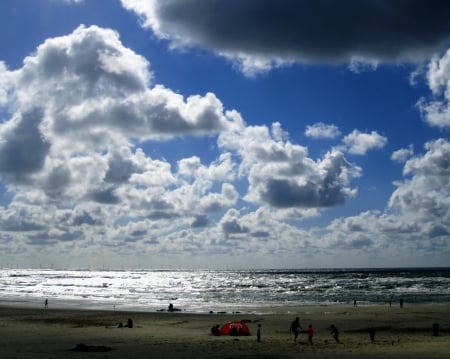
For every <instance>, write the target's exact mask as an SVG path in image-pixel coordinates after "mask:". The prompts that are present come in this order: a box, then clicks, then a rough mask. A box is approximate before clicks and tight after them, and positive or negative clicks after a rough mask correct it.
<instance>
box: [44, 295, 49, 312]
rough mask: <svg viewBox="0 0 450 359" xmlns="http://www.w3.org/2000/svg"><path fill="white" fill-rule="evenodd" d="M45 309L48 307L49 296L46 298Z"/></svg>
mask: <svg viewBox="0 0 450 359" xmlns="http://www.w3.org/2000/svg"><path fill="white" fill-rule="evenodd" d="M44 309H45V310H47V309H48V299H47V298H45V303H44Z"/></svg>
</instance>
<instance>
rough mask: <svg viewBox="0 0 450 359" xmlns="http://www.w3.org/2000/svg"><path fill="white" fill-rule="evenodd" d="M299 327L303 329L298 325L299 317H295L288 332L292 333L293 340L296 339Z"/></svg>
mask: <svg viewBox="0 0 450 359" xmlns="http://www.w3.org/2000/svg"><path fill="white" fill-rule="evenodd" d="M299 329H303V328H302V326H301V325H300V318H299V317H297V318H295V320H294V321H293V322H292V323H291V327H290V328H289V332H290V333H294V342H296V341H297V338H298V333H299Z"/></svg>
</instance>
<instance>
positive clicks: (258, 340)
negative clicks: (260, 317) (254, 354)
mask: <svg viewBox="0 0 450 359" xmlns="http://www.w3.org/2000/svg"><path fill="white" fill-rule="evenodd" d="M256 341H257V342H258V343H259V342H260V341H261V324H258V329H257V330H256Z"/></svg>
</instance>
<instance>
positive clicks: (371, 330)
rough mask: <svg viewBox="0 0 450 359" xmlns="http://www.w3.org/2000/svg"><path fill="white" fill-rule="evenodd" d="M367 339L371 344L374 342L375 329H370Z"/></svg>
mask: <svg viewBox="0 0 450 359" xmlns="http://www.w3.org/2000/svg"><path fill="white" fill-rule="evenodd" d="M369 337H370V341H371V342H372V343H373V342H374V341H375V328H374V327H371V328H370V329H369Z"/></svg>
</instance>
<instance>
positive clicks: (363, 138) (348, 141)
mask: <svg viewBox="0 0 450 359" xmlns="http://www.w3.org/2000/svg"><path fill="white" fill-rule="evenodd" d="M342 142H343V143H344V145H345V150H346V151H347V152H348V153H351V154H353V155H364V154H366V152H367V151H369V150H371V149H379V148H383V147H384V146H386V144H387V138H386V137H384V136H381V135H379V134H378V133H377V132H376V131H372V132H371V133H363V132H360V131H358V130H353V132H352V133H350V134H348V135H347V136H345V137H344V139H343V140H342Z"/></svg>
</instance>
